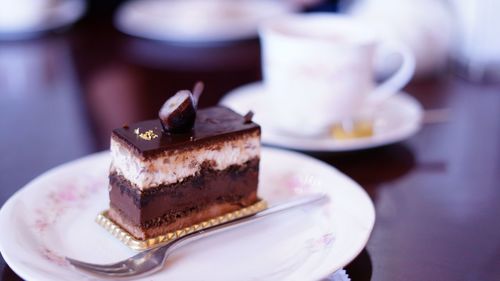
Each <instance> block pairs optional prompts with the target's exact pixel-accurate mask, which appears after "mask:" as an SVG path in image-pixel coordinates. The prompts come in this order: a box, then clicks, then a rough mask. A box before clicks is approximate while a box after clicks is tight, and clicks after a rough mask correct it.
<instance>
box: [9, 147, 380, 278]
mask: <svg viewBox="0 0 500 281" xmlns="http://www.w3.org/2000/svg"><path fill="white" fill-rule="evenodd" d="M266 151H267V152H266ZM262 152H263V153H262V154H263V155H264V154H278V155H279V154H282V155H285V157H287V156H290V157H294V158H297V159H298V160H306V161H308V162H310V163H314V165H318V166H321V167H322V168H324V169H328V170H330V171H331V172H332V173H333V174H332V175H335V177H339V178H341V179H342V181H346V182H349V188H354V189H355V190H356V192H357V193H358V195H359V196H361V197H363V201H366V202H367V203H368V205H366V207H368V209H369V211H370V213H369V214H368V213H367V214H364V215H366V216H367V219H369V220H370V221H369V228H368V229H367V230H366V235H365V236H364V240H363V241H359V242H360V243H359V245H358V247H357V248H355V249H354V248H353V252H352V255H350V257H349V258H346V260H345V261H344V262H343V263H342V264H339V265H336V267H335V268H331V270H328V271H327V270H326V269H327V267H325V266H324V267H322V268H323V269H324V272H321V271H319V270H318V271H316V272H317V276H316V277H319V278H324V277H327V276H329V275H330V274H332V273H333V272H335V271H336V270H338V269H341V268H342V267H344V266H345V265H347V264H348V263H349V262H351V261H352V260H353V259H355V258H356V257H357V256H358V255H359V253H360V252H361V251H362V250H363V249H364V248H365V247H366V245H367V243H368V240H369V239H370V237H371V234H372V232H373V228H374V225H375V221H376V212H375V207H374V203H373V201H372V200H371V198H370V197H369V195H368V193H367V192H366V190H364V189H363V188H362V187H361V185H359V184H358V183H357V182H356V181H354V180H353V179H352V178H350V177H349V176H347V175H345V174H344V173H342V172H340V171H339V170H338V169H336V168H335V167H334V166H332V165H329V164H328V163H326V162H323V161H321V160H319V159H316V158H314V157H311V156H308V155H306V154H303V153H299V152H295V151H290V150H284V149H279V148H271V147H262ZM108 153H109V151H108V150H105V151H101V152H97V153H93V154H89V155H86V156H84V157H81V158H77V159H75V160H72V161H69V162H66V163H63V164H61V165H58V166H56V167H53V168H51V169H49V170H47V171H46V172H44V173H42V174H40V175H39V176H37V177H35V178H34V179H33V180H31V181H30V182H28V183H27V184H26V185H24V186H23V187H22V188H20V189H19V190H17V191H16V192H15V193H14V194H13V195H12V196H11V197H10V198H9V199H8V200H7V201H6V202H5V203H4V204H3V205H2V207H1V208H0V225H3V224H4V223H7V222H9V221H10V219H9V218H8V217H9V216H8V215H9V214H11V212H12V207H13V205H14V204H15V203H16V201H18V200H19V198H21V197H23V196H24V194H25V193H28V192H29V191H30V190H31V189H33V188H37V186H38V185H39V182H43V181H45V180H46V179H47V178H51V177H53V174H57V173H59V172H60V170H64V169H67V168H68V167H72V166H76V165H78V164H79V163H82V162H86V161H90V160H91V159H93V158H97V159H98V158H101V157H105V156H104V155H106V154H108ZM4 243H5V241H4V240H3V239H1V238H0V252H1V253H2V256H3V258H4V260H5V262H6V263H7V264H8V265H9V267H10V268H11V269H12V270H13V271H14V272H15V273H16V274H18V275H19V276H20V277H22V278H23V279H26V280H37V279H38V277H37V275H36V274H34V275H33V274H32V272H31V271H25V270H24V269H23V268H22V267H23V266H21V268H19V267H18V263H19V261H14V260H12V259H11V256H10V255H8V254H7V255H6V254H5V247H3V246H2V245H3V244H4ZM84 278H85V277H83V276H82V279H84ZM311 280H314V278H312V279H311Z"/></svg>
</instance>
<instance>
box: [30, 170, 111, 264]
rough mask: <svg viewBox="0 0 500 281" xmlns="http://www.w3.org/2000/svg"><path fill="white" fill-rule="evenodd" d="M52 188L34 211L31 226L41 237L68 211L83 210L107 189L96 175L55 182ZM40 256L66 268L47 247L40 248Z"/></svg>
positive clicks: (63, 262)
mask: <svg viewBox="0 0 500 281" xmlns="http://www.w3.org/2000/svg"><path fill="white" fill-rule="evenodd" d="M53 185H54V188H53V189H52V190H50V191H49V192H48V193H47V194H46V196H45V197H43V198H42V200H40V204H39V205H38V207H36V208H35V209H34V212H35V217H34V222H33V224H32V227H33V229H34V230H35V233H36V234H37V235H39V236H43V235H44V234H45V233H46V232H47V230H48V229H49V228H50V227H51V226H52V225H54V223H56V222H57V221H58V219H59V218H60V217H61V216H62V215H64V214H65V213H66V212H67V211H68V210H69V209H77V210H84V209H85V208H86V207H87V206H88V199H89V198H90V197H91V196H92V195H94V194H95V193H97V192H98V191H99V190H101V189H103V188H106V187H107V182H106V181H105V180H103V179H102V178H100V177H98V176H97V175H96V174H81V175H79V176H77V177H68V178H64V179H61V180H60V181H58V182H55V183H54V184H53ZM40 253H41V254H42V256H43V257H44V258H45V259H46V260H48V261H50V262H52V263H54V264H57V265H59V266H67V262H66V260H65V259H64V257H62V256H60V255H58V254H56V253H55V252H53V251H52V250H50V249H49V248H47V247H44V246H42V247H41V248H40Z"/></svg>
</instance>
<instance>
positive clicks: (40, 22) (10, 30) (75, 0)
mask: <svg viewBox="0 0 500 281" xmlns="http://www.w3.org/2000/svg"><path fill="white" fill-rule="evenodd" d="M13 1H15V0H13ZM1 8H2V7H0V9H1ZM85 9H86V2H85V1H83V0H58V1H52V3H51V4H50V5H48V6H47V7H43V8H42V7H40V10H33V11H31V13H30V14H25V15H24V16H19V17H18V18H16V19H15V22H11V21H9V22H5V21H0V39H2V40H16V39H24V38H31V37H36V36H39V35H40V34H42V33H44V32H48V31H51V30H54V29H57V28H62V27H65V26H68V25H70V24H72V23H74V22H75V21H77V20H78V19H79V18H80V17H81V16H82V15H83V13H84V12H85ZM13 20H14V19H13Z"/></svg>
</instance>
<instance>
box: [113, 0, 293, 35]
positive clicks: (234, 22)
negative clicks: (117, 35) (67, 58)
mask: <svg viewBox="0 0 500 281" xmlns="http://www.w3.org/2000/svg"><path fill="white" fill-rule="evenodd" d="M293 11H294V8H293V6H291V5H290V4H287V2H286V1H273V0H210V1H209V0H134V1H131V2H127V3H125V4H124V5H123V6H122V7H120V8H119V9H118V12H117V14H116V17H115V25H116V27H117V28H118V29H119V30H121V31H122V32H124V33H127V34H129V35H133V36H137V37H142V38H147V39H154V40H162V41H170V42H177V43H218V42H227V41H234V40H242V39H249V38H254V37H257V27H258V24H259V23H260V22H261V21H262V20H265V19H268V18H270V17H273V16H277V15H281V14H285V13H291V12H293Z"/></svg>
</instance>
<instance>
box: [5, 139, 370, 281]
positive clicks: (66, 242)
mask: <svg viewBox="0 0 500 281" xmlns="http://www.w3.org/2000/svg"><path fill="white" fill-rule="evenodd" d="M109 161H110V158H109V155H108V153H107V152H103V153H98V154H94V155H90V156H88V157H85V158H82V159H80V160H76V161H74V162H70V163H68V164H65V165H62V166H60V167H57V168H55V169H53V170H51V171H48V172H46V173H45V174H43V175H41V176H40V177H38V178H37V179H35V180H33V181H32V182H31V183H29V184H28V185H26V186H25V187H24V188H22V189H21V190H20V191H18V192H17V193H16V194H15V195H14V196H12V198H10V199H9V200H8V201H7V203H5V205H4V206H3V207H2V209H1V210H0V229H2V232H1V233H0V251H1V253H2V255H3V257H4V259H5V261H6V262H7V263H8V264H9V266H10V267H11V268H12V269H13V270H14V271H15V272H16V273H17V274H19V275H20V276H21V277H22V278H24V279H27V280H38V281H43V280H51V281H54V280H92V279H87V278H86V277H83V276H82V275H80V274H79V273H77V272H74V271H73V270H72V269H71V268H70V267H69V266H68V265H67V264H66V262H65V260H64V259H63V257H64V256H69V257H73V258H77V259H80V260H84V261H90V262H94V263H109V262H113V261H118V260H120V259H123V258H126V257H128V256H130V255H132V254H134V252H133V251H132V250H129V249H128V248H127V247H126V246H124V245H123V244H121V243H120V242H119V241H117V240H115V239H114V238H113V237H112V236H111V235H110V234H109V233H107V232H106V231H105V230H104V229H101V227H100V226H98V225H97V224H96V223H95V222H94V218H95V216H96V214H97V213H98V212H99V211H102V210H103V209H106V208H107V205H108V195H107V173H108V168H109ZM260 171H261V178H260V186H259V196H261V197H262V198H265V199H266V200H268V202H269V203H270V204H275V203H277V202H283V201H286V200H289V199H291V198H293V197H296V196H300V195H301V194H307V193H315V192H325V193H327V194H328V195H329V197H330V202H329V203H327V204H325V205H323V206H321V207H319V206H318V207H316V208H308V209H303V210H295V211H291V212H288V213H285V214H282V215H279V216H277V217H271V218H269V219H268V220H265V221H262V222H256V223H254V224H251V225H248V226H245V227H242V228H239V229H235V230H233V231H228V232H226V233H223V234H220V235H218V236H213V237H209V238H206V239H205V240H202V241H199V242H195V243H193V244H191V245H188V246H186V247H185V248H181V249H180V250H179V251H178V252H175V253H174V254H173V255H172V256H171V257H169V262H168V263H167V265H166V267H165V268H164V269H163V270H161V271H160V272H158V273H156V274H155V275H153V276H150V277H146V278H143V279H141V280H301V281H305V280H319V279H321V278H323V277H326V276H328V275H329V274H332V273H333V272H335V271H336V270H338V269H340V268H341V267H343V266H344V265H346V264H347V263H348V262H349V261H351V260H352V259H354V258H355V257H356V256H357V255H358V253H359V252H360V251H361V250H362V249H363V248H364V246H365V244H366V242H367V240H368V238H369V236H370V232H371V230H372V228H373V224H374V221H375V211H374V207H373V204H372V202H371V200H370V198H369V197H368V195H367V194H366V193H365V191H364V190H363V189H362V188H361V187H360V186H359V185H358V184H356V183H355V182H354V181H352V180H351V179H349V178H348V177H347V176H345V175H343V174H341V173H340V172H338V171H337V170H335V169H334V168H332V167H330V166H329V165H327V164H324V163H323V162H320V161H318V160H315V159H313V158H310V157H308V156H305V155H301V154H298V153H294V152H288V151H281V150H277V149H270V148H264V149H263V151H262V158H261V169H260Z"/></svg>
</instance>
